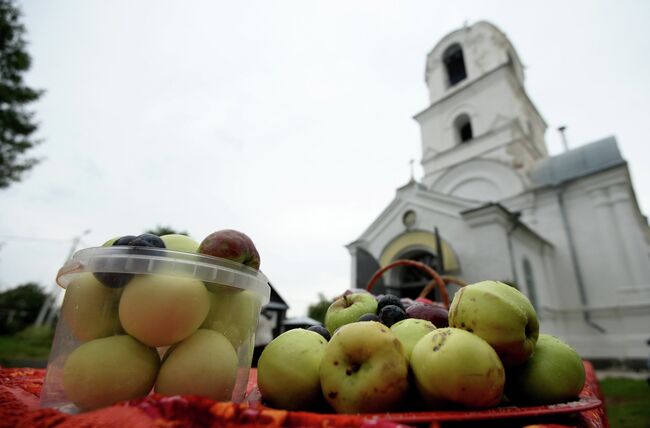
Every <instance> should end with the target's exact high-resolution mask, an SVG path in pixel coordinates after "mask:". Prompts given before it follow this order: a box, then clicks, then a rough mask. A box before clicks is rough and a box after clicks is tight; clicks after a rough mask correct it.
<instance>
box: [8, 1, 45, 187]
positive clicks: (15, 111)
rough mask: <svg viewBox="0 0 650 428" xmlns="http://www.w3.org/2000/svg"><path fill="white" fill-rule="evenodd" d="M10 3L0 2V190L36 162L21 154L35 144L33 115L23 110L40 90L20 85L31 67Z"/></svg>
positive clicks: (17, 15)
mask: <svg viewBox="0 0 650 428" xmlns="http://www.w3.org/2000/svg"><path fill="white" fill-rule="evenodd" d="M20 19H21V13H20V10H19V9H18V7H17V6H16V5H15V4H14V2H13V0H0V130H1V131H2V132H0V188H5V187H9V185H10V184H11V183H12V182H17V181H20V179H21V177H22V174H23V173H24V172H26V171H28V170H29V169H31V168H32V167H33V166H34V165H35V164H36V163H37V162H38V161H37V160H36V159H34V158H25V157H24V156H23V154H24V153H25V152H26V151H27V150H29V149H31V148H32V147H33V146H35V145H36V144H38V142H39V141H38V140H35V139H34V138H33V137H32V134H33V133H34V132H35V131H36V129H37V128H38V125H37V124H36V122H34V114H33V113H31V112H30V111H28V110H27V109H26V108H25V105H26V104H29V103H31V102H33V101H36V100H37V99H38V98H39V97H40V96H41V94H42V91H39V90H35V89H32V88H30V87H28V86H26V85H25V84H24V82H23V74H24V73H25V72H26V71H27V70H29V68H30V66H31V58H30V56H29V54H28V53H27V51H26V50H25V48H26V42H25V39H24V35H25V27H24V26H23V24H22V23H21V22H20Z"/></svg>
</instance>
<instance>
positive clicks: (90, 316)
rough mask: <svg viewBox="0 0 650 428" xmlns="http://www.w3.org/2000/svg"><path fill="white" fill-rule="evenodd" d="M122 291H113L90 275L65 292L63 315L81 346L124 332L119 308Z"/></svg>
mask: <svg viewBox="0 0 650 428" xmlns="http://www.w3.org/2000/svg"><path fill="white" fill-rule="evenodd" d="M121 293H122V289H119V288H117V289H116V288H110V287H106V286H104V285H103V284H102V283H101V282H99V281H98V280H97V279H96V278H95V276H94V275H93V274H92V273H90V272H82V273H80V274H78V275H77V276H76V277H75V278H74V280H72V281H71V282H70V284H69V285H68V288H67V289H66V291H65V298H64V300H63V305H62V307H61V315H62V317H63V319H64V320H65V322H66V323H67V324H68V326H69V327H70V330H71V331H72V335H73V336H74V337H75V338H76V339H77V340H79V341H80V342H87V341H89V340H93V339H98V338H100V337H106V336H113V335H115V334H118V333H119V332H121V330H122V329H121V327H120V321H119V318H118V315H117V307H118V303H119V299H120V294H121Z"/></svg>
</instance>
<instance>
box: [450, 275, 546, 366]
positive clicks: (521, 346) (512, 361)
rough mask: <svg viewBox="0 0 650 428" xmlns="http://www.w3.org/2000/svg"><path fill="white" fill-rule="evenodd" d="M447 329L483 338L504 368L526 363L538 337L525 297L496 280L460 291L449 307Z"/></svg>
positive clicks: (535, 318) (534, 316)
mask: <svg viewBox="0 0 650 428" xmlns="http://www.w3.org/2000/svg"><path fill="white" fill-rule="evenodd" d="M449 326H450V327H455V328H461V329H463V330H467V331H469V332H470V333H474V334H476V335H478V336H480V337H482V338H483V339H485V340H486V341H487V342H488V343H489V344H490V345H492V347H493V348H494V349H495V350H496V351H497V354H499V357H500V358H501V361H502V362H503V365H504V366H506V367H509V366H515V365H519V364H522V363H523V362H525V361H526V360H527V359H528V358H529V357H530V356H531V355H532V354H533V351H534V350H535V343H536V342H537V337H538V336H539V322H538V321H537V314H536V313H535V309H534V308H533V305H532V304H531V303H530V301H529V300H528V298H526V296H524V295H523V294H522V293H521V292H519V291H518V290H517V289H515V288H513V287H511V286H509V285H507V284H504V283H502V282H499V281H482V282H477V283H475V284H470V285H467V286H465V287H463V288H461V289H460V290H459V291H458V292H457V293H456V294H455V295H454V299H453V300H452V302H451V306H450V308H449Z"/></svg>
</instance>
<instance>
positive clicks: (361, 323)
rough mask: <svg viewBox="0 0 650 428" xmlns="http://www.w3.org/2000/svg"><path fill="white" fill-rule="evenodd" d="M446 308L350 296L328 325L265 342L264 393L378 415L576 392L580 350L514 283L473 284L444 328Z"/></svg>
mask: <svg viewBox="0 0 650 428" xmlns="http://www.w3.org/2000/svg"><path fill="white" fill-rule="evenodd" d="M427 305H428V306H427ZM414 306H415V310H414V309H411V310H409V309H410V308H413V307H414ZM439 309H440V308H439V307H438V306H437V305H436V304H435V302H430V301H425V300H421V301H415V302H409V301H407V300H404V299H398V298H397V297H395V296H379V297H377V298H376V297H375V296H373V295H371V294H370V293H368V292H365V291H353V292H350V293H345V294H344V295H342V296H341V297H339V298H337V299H335V301H334V302H333V303H332V304H331V305H330V307H329V308H328V310H327V313H326V315H325V326H324V327H315V328H310V329H293V330H289V331H287V332H285V333H283V334H281V335H280V336H278V337H277V338H276V339H274V340H273V341H272V342H271V343H270V344H269V345H268V346H267V347H266V348H265V350H264V351H263V352H262V355H261V356H260V360H259V362H258V368H257V370H258V373H257V377H258V386H259V389H260V393H261V395H262V398H263V400H264V401H265V403H267V404H268V405H270V406H273V407H277V408H282V409H288V410H312V411H324V412H327V411H332V410H333V411H335V412H337V413H379V412H390V411H406V410H409V411H412V410H432V409H441V408H458V407H461V408H467V409H485V408H492V407H496V406H498V405H499V404H500V403H504V402H508V401H509V402H511V403H514V404H516V405H546V404H553V403H559V402H566V401H570V400H573V399H576V398H577V397H578V394H579V393H580V391H581V390H582V388H583V386H584V381H585V372H584V367H583V365H582V360H581V358H580V356H579V355H578V354H577V353H576V351H575V350H573V349H572V348H571V347H570V346H569V345H567V344H566V343H564V342H562V341H561V340H559V339H557V338H555V337H553V336H550V335H546V334H539V323H538V320H537V315H536V313H535V310H534V308H533V306H532V305H531V303H530V301H529V300H528V299H527V298H526V297H525V296H524V295H523V294H522V293H520V292H519V291H517V290H516V289H515V288H513V287H510V286H509V285H506V284H504V283H501V282H497V281H483V282H479V283H476V284H471V285H467V286H465V287H463V288H461V289H460V290H459V291H458V292H457V293H456V294H455V296H454V298H453V300H452V303H451V305H450V307H449V312H448V316H447V317H446V319H445V320H444V321H445V322H444V323H440V325H437V324H435V323H433V322H431V319H435V317H434V316H433V314H434V313H435V316H436V317H439V316H440V314H441V313H445V314H446V313H447V312H446V310H445V309H444V307H443V308H442V309H443V311H444V312H441V311H440V310H439ZM447 324H448V326H447Z"/></svg>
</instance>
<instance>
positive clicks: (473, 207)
mask: <svg viewBox="0 0 650 428" xmlns="http://www.w3.org/2000/svg"><path fill="white" fill-rule="evenodd" d="M425 80H426V84H427V87H428V91H429V98H430V105H429V106H428V107H427V108H426V109H424V110H423V111H421V112H420V113H418V114H417V115H416V116H415V119H416V121H417V122H418V124H419V125H420V128H421V136H422V159H421V165H422V168H423V171H424V175H423V177H422V178H421V181H416V180H414V179H412V180H411V181H410V182H409V183H407V184H406V185H404V186H403V187H400V188H399V189H397V191H396V194H395V198H394V199H393V201H392V202H391V203H390V204H389V205H388V206H387V207H386V208H385V209H384V210H383V212H381V213H380V214H379V216H378V217H377V218H376V220H374V221H373V222H372V223H371V224H370V225H369V227H368V228H367V229H366V230H365V231H364V232H363V233H362V234H361V235H360V236H359V237H358V239H356V240H355V241H354V242H352V243H350V244H348V245H347V248H348V250H349V252H350V254H351V257H352V285H353V287H359V288H365V287H366V285H367V283H368V280H369V278H370V277H371V276H372V274H373V273H374V272H376V271H377V270H378V269H379V268H380V267H384V266H386V265H388V264H389V263H391V262H392V261H395V260H398V259H413V260H419V261H423V262H425V263H427V264H430V265H432V266H439V263H442V265H443V268H444V273H445V274H448V275H453V276H457V277H458V278H460V279H462V280H464V281H466V282H467V283H472V282H477V281H480V280H485V279H495V280H501V281H505V282H507V283H510V284H511V285H514V286H516V287H517V288H518V289H519V290H520V291H522V292H523V293H524V294H526V295H527V296H528V297H529V299H530V300H531V302H532V303H533V305H534V306H535V308H536V310H537V313H538V315H539V318H540V321H541V330H542V332H545V333H549V334H554V335H557V336H559V337H561V338H563V339H564V340H566V341H568V342H569V343H570V344H571V345H572V346H574V347H575V348H576V349H577V351H578V352H579V353H580V354H581V355H582V356H583V357H584V358H587V359H590V360H592V361H594V363H595V364H596V365H597V366H598V365H599V364H601V365H604V364H611V363H614V364H621V363H625V364H628V365H630V366H643V367H644V366H645V364H646V363H645V361H646V359H647V357H648V354H649V353H650V348H649V347H648V345H647V344H646V341H647V340H648V339H649V338H650V228H649V227H648V223H647V219H646V218H645V217H644V215H643V213H641V211H640V209H639V206H638V204H637V200H636V197H635V192H634V188H633V186H632V182H631V179H630V173H629V170H628V167H627V163H626V161H625V159H623V158H622V157H621V153H620V151H619V149H618V146H617V141H616V139H615V138H614V137H611V136H610V137H605V138H603V139H601V140H599V141H596V142H592V143H590V144H586V145H583V146H581V147H579V148H576V149H573V150H568V151H566V152H564V153H562V154H559V155H556V156H549V154H548V150H547V148H546V143H545V140H544V133H545V130H546V127H547V125H546V123H545V122H544V119H543V118H542V116H541V115H540V113H539V111H538V110H537V107H536V106H535V105H534V104H533V102H532V101H531V100H530V98H529V97H528V94H527V93H526V89H525V87H524V69H523V66H522V63H521V61H520V59H519V55H518V54H517V52H516V51H515V49H514V47H513V46H512V44H511V43H510V41H509V40H508V38H507V37H506V36H505V34H504V33H503V32H501V31H500V30H499V29H498V28H496V27H495V26H494V25H492V24H490V23H488V22H478V23H476V24H474V25H471V26H469V27H464V28H461V29H459V30H457V31H454V32H452V33H450V34H448V35H447V36H445V37H444V38H443V39H442V40H440V42H438V44H437V45H436V46H435V47H434V48H433V50H432V51H431V52H430V53H429V55H428V56H427V62H426V74H425ZM435 229H437V230H438V231H439V235H438V236H439V238H440V239H439V241H438V242H439V244H438V245H436V239H435V235H434V230H435ZM439 253H441V254H439ZM429 279H430V278H429V277H428V275H427V274H426V273H423V272H419V271H418V270H417V269H415V268H410V267H400V268H395V269H391V270H389V271H387V272H386V273H385V274H384V276H383V278H382V280H381V281H380V283H379V284H378V285H377V287H375V289H374V290H373V292H376V293H383V292H386V290H387V289H388V290H389V292H391V293H393V294H397V295H400V296H409V297H413V296H416V295H417V294H418V293H419V291H420V290H421V289H422V287H423V286H424V284H426V283H427V282H428V281H429ZM451 291H453V290H451Z"/></svg>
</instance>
